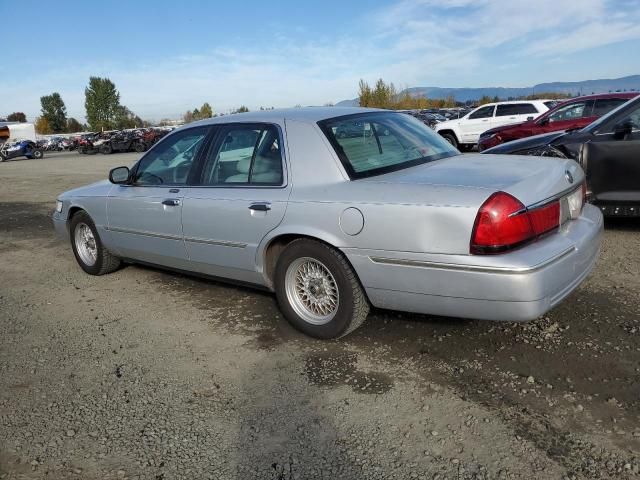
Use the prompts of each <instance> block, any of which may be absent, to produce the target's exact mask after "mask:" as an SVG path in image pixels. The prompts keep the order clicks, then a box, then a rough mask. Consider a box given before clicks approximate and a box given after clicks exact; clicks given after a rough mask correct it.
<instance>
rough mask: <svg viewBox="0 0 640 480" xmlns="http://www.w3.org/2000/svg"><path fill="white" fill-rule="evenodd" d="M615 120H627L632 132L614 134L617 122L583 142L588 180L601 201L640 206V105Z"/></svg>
mask: <svg viewBox="0 0 640 480" xmlns="http://www.w3.org/2000/svg"><path fill="white" fill-rule="evenodd" d="M616 120H618V121H619V123H620V122H622V123H625V122H626V123H630V125H631V132H630V133H628V134H626V135H616V133H615V130H616V126H615V124H614V125H609V126H607V127H606V128H605V129H604V131H602V132H597V133H596V135H594V137H593V140H592V141H591V142H589V143H587V144H586V146H585V148H586V171H587V182H588V184H589V187H590V189H591V192H592V193H593V195H594V197H595V199H596V200H597V201H598V202H601V203H603V204H606V203H612V204H615V203H618V204H620V205H625V204H626V205H632V206H634V208H636V210H635V213H634V214H637V208H638V206H640V106H637V107H636V108H635V109H633V110H631V111H629V112H626V113H625V114H623V115H622V116H621V117H620V118H617V119H616Z"/></svg>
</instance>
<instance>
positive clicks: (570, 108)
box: [549, 102, 590, 122]
mask: <svg viewBox="0 0 640 480" xmlns="http://www.w3.org/2000/svg"><path fill="white" fill-rule="evenodd" d="M587 110H588V108H587V104H586V102H576V103H572V104H571V105H566V106H564V107H561V108H559V109H558V110H556V111H555V112H553V113H552V114H551V115H549V122H564V121H567V120H575V119H578V118H582V117H583V116H589V115H590V112H587Z"/></svg>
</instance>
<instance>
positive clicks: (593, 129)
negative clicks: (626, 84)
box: [581, 96, 640, 133]
mask: <svg viewBox="0 0 640 480" xmlns="http://www.w3.org/2000/svg"><path fill="white" fill-rule="evenodd" d="M633 102H635V103H640V96H638V97H635V98H633V99H631V100H629V101H628V102H625V103H623V104H622V105H620V106H619V107H618V108H614V109H613V110H611V111H610V112H609V113H607V114H606V115H603V116H601V117H600V118H599V119H598V120H596V121H595V122H592V123H590V124H589V125H587V126H586V127H584V128H583V129H582V130H581V131H582V132H586V133H591V132H596V131H598V130H599V129H600V127H601V126H602V125H604V124H605V123H607V122H608V121H609V119H610V118H611V117H613V116H615V115H617V114H618V112H619V111H620V110H622V109H624V108H626V107H627V105H630V104H631V103H633Z"/></svg>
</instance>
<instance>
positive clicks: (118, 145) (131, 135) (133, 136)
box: [100, 131, 147, 155]
mask: <svg viewBox="0 0 640 480" xmlns="http://www.w3.org/2000/svg"><path fill="white" fill-rule="evenodd" d="M146 149H147V146H146V144H145V143H144V141H143V140H142V139H141V137H140V136H139V135H138V132H137V131H131V132H124V131H123V132H118V133H116V134H114V135H113V136H112V137H111V138H110V139H109V140H108V141H106V142H105V143H103V144H102V145H100V153H102V154H105V155H109V154H111V153H114V152H133V151H136V152H139V153H142V152H144V151H145V150H146Z"/></svg>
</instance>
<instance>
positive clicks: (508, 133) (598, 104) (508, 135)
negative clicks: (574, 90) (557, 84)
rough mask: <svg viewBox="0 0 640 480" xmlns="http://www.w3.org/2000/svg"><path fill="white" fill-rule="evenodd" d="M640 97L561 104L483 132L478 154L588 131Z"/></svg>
mask: <svg viewBox="0 0 640 480" xmlns="http://www.w3.org/2000/svg"><path fill="white" fill-rule="evenodd" d="M637 95H638V92H621V93H606V94H602V95H588V96H584V97H578V98H572V99H571V100H568V101H566V102H562V103H559V104H558V105H556V106H555V107H553V108H552V109H551V110H549V111H548V112H546V113H543V114H542V115H540V116H539V117H538V118H535V119H532V120H528V121H526V122H523V123H517V124H514V125H506V126H502V127H497V128H492V129H489V130H487V131H485V132H483V133H482V134H480V141H479V142H478V150H479V151H483V150H486V149H487V148H491V147H495V146H496V145H500V144H501V143H505V142H509V141H511V140H517V139H519V138H525V137H530V136H533V135H539V134H542V133H548V132H556V131H560V130H571V129H576V128H584V127H586V126H587V125H589V124H590V123H591V122H593V121H594V120H597V119H598V118H599V117H601V116H602V115H604V114H606V113H609V112H610V111H611V110H613V109H614V108H616V107H619V106H620V105H622V104H623V103H625V102H627V101H628V100H629V99H631V98H633V97H635V96H637Z"/></svg>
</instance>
